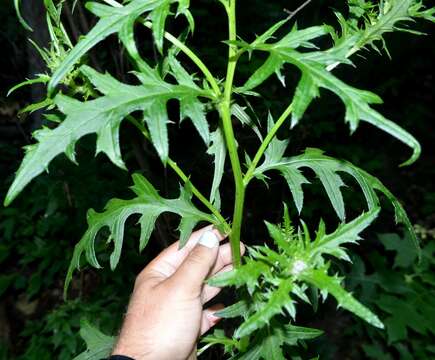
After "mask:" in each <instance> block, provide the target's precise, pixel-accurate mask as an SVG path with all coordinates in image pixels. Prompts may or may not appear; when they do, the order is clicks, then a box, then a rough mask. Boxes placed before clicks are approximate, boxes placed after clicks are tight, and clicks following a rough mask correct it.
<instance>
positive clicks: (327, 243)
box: [310, 208, 380, 261]
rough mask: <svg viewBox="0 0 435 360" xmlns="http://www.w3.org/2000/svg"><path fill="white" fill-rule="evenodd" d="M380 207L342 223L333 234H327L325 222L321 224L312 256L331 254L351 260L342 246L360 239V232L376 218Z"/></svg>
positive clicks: (311, 247) (312, 249)
mask: <svg viewBox="0 0 435 360" xmlns="http://www.w3.org/2000/svg"><path fill="white" fill-rule="evenodd" d="M379 210H380V209H379V208H373V209H372V210H369V211H368V212H367V213H365V214H362V215H360V216H358V217H357V218H356V219H354V220H352V221H351V222H349V223H346V224H340V225H339V226H338V228H337V229H336V230H335V231H334V232H333V233H331V234H325V229H324V225H323V223H321V225H320V226H319V230H318V232H317V236H316V239H315V240H314V242H313V243H312V245H311V246H310V254H311V255H312V256H322V255H324V254H329V255H332V256H335V257H337V258H339V259H344V260H348V261H350V259H349V257H348V255H347V254H346V253H345V252H344V250H343V249H342V248H341V246H342V245H343V244H346V243H356V242H358V240H360V239H361V238H360V236H359V234H360V233H361V232H362V231H364V229H366V228H367V227H368V226H370V224H371V223H372V222H373V221H374V219H376V217H377V216H378V214H379Z"/></svg>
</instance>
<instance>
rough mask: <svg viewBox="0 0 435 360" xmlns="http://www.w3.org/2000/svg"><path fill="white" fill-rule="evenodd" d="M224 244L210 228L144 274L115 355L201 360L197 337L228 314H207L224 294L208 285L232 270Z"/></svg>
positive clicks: (172, 249)
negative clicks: (223, 273)
mask: <svg viewBox="0 0 435 360" xmlns="http://www.w3.org/2000/svg"><path fill="white" fill-rule="evenodd" d="M223 240H224V236H222V235H221V234H220V233H219V231H218V230H216V229H214V228H213V227H212V226H207V227H205V228H203V229H201V230H198V231H196V232H194V233H193V234H192V235H191V237H190V239H189V241H188V242H187V244H186V245H185V246H184V247H183V248H182V249H179V248H178V247H179V244H178V242H176V243H174V244H172V245H171V246H169V247H168V248H167V249H165V250H164V251H163V252H161V253H160V254H159V255H158V256H157V257H156V258H155V259H154V260H153V261H151V262H150V263H149V265H148V266H146V267H145V269H143V270H142V272H141V273H140V274H139V275H138V276H137V278H136V281H135V285H134V290H133V294H132V296H131V299H130V303H129V306H128V310H127V313H126V315H125V319H124V323H123V325H122V328H121V332H120V335H119V337H118V340H117V343H116V345H115V347H114V349H113V352H112V355H124V356H129V357H131V358H133V359H135V360H186V359H188V358H196V356H195V351H196V342H197V340H198V337H199V336H200V335H202V334H204V333H205V332H206V331H208V330H209V329H210V328H211V327H213V326H214V325H215V324H216V323H217V322H218V321H219V318H218V317H217V316H214V315H213V314H214V312H216V311H218V310H220V309H222V308H223V305H221V304H219V305H215V306H212V307H209V308H207V309H204V308H203V305H204V304H205V303H207V302H208V301H209V300H211V299H212V298H214V297H215V296H216V295H217V294H218V293H219V292H220V290H221V289H220V288H216V287H212V286H209V285H207V284H205V283H204V282H205V280H206V279H207V278H208V277H210V276H212V275H215V274H217V273H220V272H224V271H230V270H231V269H232V260H231V248H230V244H229V243H226V244H223V245H220V246H219V242H220V241H223ZM241 251H242V253H243V252H244V246H243V244H242V245H241Z"/></svg>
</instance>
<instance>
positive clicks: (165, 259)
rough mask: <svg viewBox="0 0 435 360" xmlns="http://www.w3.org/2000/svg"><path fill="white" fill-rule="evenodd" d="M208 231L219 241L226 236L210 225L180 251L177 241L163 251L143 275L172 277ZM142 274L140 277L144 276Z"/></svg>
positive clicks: (143, 271)
mask: <svg viewBox="0 0 435 360" xmlns="http://www.w3.org/2000/svg"><path fill="white" fill-rule="evenodd" d="M207 231H212V232H213V233H214V234H215V235H216V237H217V238H218V239H219V241H222V240H224V239H225V238H226V236H224V235H222V234H221V233H220V232H219V230H217V229H216V228H215V227H214V226H213V225H208V226H206V227H203V228H202V229H199V230H197V231H195V232H193V233H192V235H191V236H190V238H189V240H188V241H187V243H186V245H185V246H184V247H183V248H182V249H179V243H180V242H179V241H176V242H175V243H173V244H172V245H170V246H169V247H167V248H166V249H165V250H163V251H162V252H161V253H160V254H159V255H158V256H157V257H156V258H155V259H154V260H152V261H151V262H150V263H149V264H148V266H147V267H146V268H145V269H144V270H142V273H147V272H151V273H155V274H156V273H157V274H160V275H161V276H162V278H168V277H169V276H171V275H172V274H173V273H174V272H175V271H176V270H177V269H178V267H179V266H180V265H181V264H182V263H183V261H184V259H185V258H186V257H187V255H189V253H190V252H191V251H192V249H193V248H194V247H195V245H196V244H197V243H198V241H199V239H200V237H201V236H202V235H203V234H204V233H205V232H207ZM142 273H141V274H140V275H142Z"/></svg>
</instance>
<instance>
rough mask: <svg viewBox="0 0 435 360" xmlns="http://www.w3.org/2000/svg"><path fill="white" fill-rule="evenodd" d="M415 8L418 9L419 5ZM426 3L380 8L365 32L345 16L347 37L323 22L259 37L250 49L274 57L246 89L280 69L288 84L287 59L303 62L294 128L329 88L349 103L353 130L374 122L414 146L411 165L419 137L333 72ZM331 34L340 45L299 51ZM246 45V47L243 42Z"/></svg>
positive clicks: (412, 0) (408, 2)
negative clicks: (270, 38) (274, 39)
mask: <svg viewBox="0 0 435 360" xmlns="http://www.w3.org/2000/svg"><path fill="white" fill-rule="evenodd" d="M415 7H417V9H414V8H415ZM421 7H422V6H421V4H420V6H417V5H416V2H415V0H406V1H401V0H398V1H395V0H392V1H389V2H388V4H386V5H385V7H384V8H383V9H380V10H379V15H378V17H373V18H372V17H370V21H366V22H365V26H364V29H362V30H361V29H359V28H358V27H357V25H355V24H352V21H349V23H348V22H347V21H346V20H344V18H343V17H342V16H341V15H339V21H340V24H341V26H342V33H343V36H342V37H339V36H338V35H334V33H333V32H332V31H331V29H330V28H329V27H327V26H323V27H312V28H307V29H303V30H296V29H293V30H292V31H291V32H290V33H289V34H288V35H286V36H285V37H283V38H282V39H281V40H279V41H277V42H275V43H273V44H266V43H265V42H266V40H267V39H268V37H266V38H265V40H264V42H258V41H257V42H255V43H254V42H253V43H252V44H249V45H245V47H246V49H247V50H249V51H252V50H261V51H267V52H269V54H270V55H269V57H268V58H267V60H266V61H265V63H264V64H263V65H262V66H260V68H258V69H257V71H256V72H255V73H254V74H253V75H252V76H251V77H250V78H249V79H248V80H247V82H246V83H245V85H244V86H243V87H242V88H241V89H240V90H241V91H250V90H251V89H253V88H255V87H256V86H258V85H260V84H261V83H262V82H264V81H265V80H266V79H267V78H268V77H269V76H270V75H272V74H273V73H274V72H275V73H277V75H278V77H279V78H280V80H281V82H283V77H282V75H281V73H280V69H281V67H282V66H283V64H284V63H291V64H293V65H295V66H297V67H298V68H299V69H300V71H301V73H302V76H301V80H300V82H299V84H298V86H297V87H296V91H295V96H294V99H293V115H292V126H295V125H296V124H297V123H298V122H299V120H300V119H301V117H302V116H303V114H304V112H305V110H306V109H307V107H308V106H309V104H310V103H311V101H312V100H313V99H314V98H315V97H317V96H318V94H319V88H326V89H328V90H330V91H332V92H334V93H335V94H336V95H338V96H339V97H340V98H341V99H342V101H343V103H344V104H345V106H346V121H347V122H349V124H350V128H351V131H352V132H353V131H355V129H356V128H357V127H358V124H359V121H365V122H368V123H370V124H372V125H374V126H376V127H378V128H379V129H381V130H383V131H385V132H387V133H388V134H390V135H391V136H393V137H395V138H396V139H398V140H399V141H401V142H403V143H404V144H406V145H408V146H409V147H410V148H411V149H412V150H413V153H412V155H411V157H410V158H409V159H408V160H407V161H406V162H404V163H403V164H402V165H409V164H411V163H413V162H414V161H415V160H416V159H417V158H418V157H419V156H420V153H421V146H420V144H419V143H418V141H417V140H416V139H415V138H414V137H413V136H412V135H411V134H409V133H408V132H407V131H405V130H404V129H402V128H401V127H400V126H398V125H397V124H395V123H393V122H392V121H390V120H388V119H386V118H385V117H384V116H382V115H381V114H380V113H379V112H377V111H376V110H374V109H373V108H371V106H370V105H371V104H377V103H379V102H380V101H381V99H380V98H379V97H378V96H376V95H375V94H373V93H370V92H368V91H363V90H359V89H356V88H354V87H352V86H349V85H347V84H345V83H344V82H342V81H341V80H339V79H338V78H337V77H335V76H334V75H332V74H331V73H330V72H329V71H330V70H332V69H333V68H334V67H335V66H337V65H338V64H340V63H350V62H349V60H348V58H349V57H350V56H351V55H352V54H354V53H355V52H357V51H358V50H360V49H362V48H363V47H365V46H367V45H372V46H375V45H374V42H375V41H376V40H382V36H383V34H384V33H386V32H389V31H393V30H395V29H397V26H396V23H397V22H399V21H403V20H411V19H412V17H419V16H423V12H422V10H421V9H420V8H421ZM363 12H364V11H363ZM402 30H403V29H402ZM325 34H332V35H333V38H334V40H335V46H334V47H332V48H330V49H327V50H325V51H312V52H303V53H302V52H298V51H296V50H295V49H296V48H297V47H302V46H305V47H314V45H313V44H312V42H311V41H312V40H313V39H315V38H317V37H319V36H322V35H325ZM241 46H242V47H243V45H241Z"/></svg>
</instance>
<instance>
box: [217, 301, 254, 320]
mask: <svg viewBox="0 0 435 360" xmlns="http://www.w3.org/2000/svg"><path fill="white" fill-rule="evenodd" d="M247 311H248V304H247V303H246V301H245V300H240V301H238V302H236V303H235V304H232V305H229V306H226V307H225V309H223V310H220V311H218V312H217V313H216V314H215V315H216V316H218V317H220V318H225V319H228V318H235V317H238V316H244V315H245V314H246V313H247Z"/></svg>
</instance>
